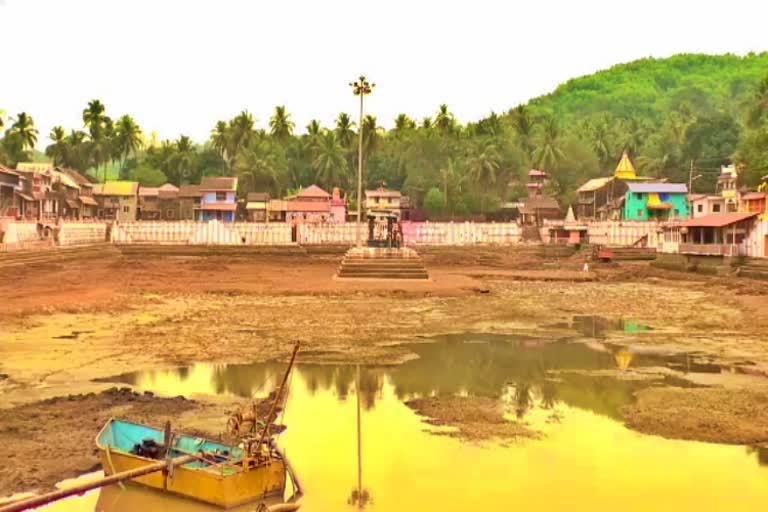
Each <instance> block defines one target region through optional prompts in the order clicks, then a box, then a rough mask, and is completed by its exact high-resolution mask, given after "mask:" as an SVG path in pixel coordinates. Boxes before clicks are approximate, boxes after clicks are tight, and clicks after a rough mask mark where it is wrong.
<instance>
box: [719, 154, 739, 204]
mask: <svg viewBox="0 0 768 512" xmlns="http://www.w3.org/2000/svg"><path fill="white" fill-rule="evenodd" d="M738 181H739V171H738V170H737V169H736V166H735V165H724V166H721V168H720V176H718V178H717V192H718V194H720V196H721V197H722V198H723V200H724V202H725V210H724V211H725V212H728V213H732V212H736V211H738V209H739V208H738V204H739V190H738Z"/></svg>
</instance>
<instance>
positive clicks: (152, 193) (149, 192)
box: [139, 187, 160, 197]
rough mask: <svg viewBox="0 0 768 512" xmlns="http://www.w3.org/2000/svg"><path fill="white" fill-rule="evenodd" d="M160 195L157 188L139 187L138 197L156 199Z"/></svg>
mask: <svg viewBox="0 0 768 512" xmlns="http://www.w3.org/2000/svg"><path fill="white" fill-rule="evenodd" d="M159 194H160V189H159V188H157V187H141V188H140V189H139V197H157V196H158V195H159Z"/></svg>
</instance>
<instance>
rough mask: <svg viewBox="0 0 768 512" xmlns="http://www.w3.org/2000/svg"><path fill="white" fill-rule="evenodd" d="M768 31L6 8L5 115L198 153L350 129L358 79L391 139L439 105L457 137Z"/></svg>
mask: <svg viewBox="0 0 768 512" xmlns="http://www.w3.org/2000/svg"><path fill="white" fill-rule="evenodd" d="M766 16H768V2H765V0H730V1H728V2H723V1H711V0H699V1H683V0H663V1H662V0H636V1H631V2H630V1H625V0H600V1H599V0H579V1H575V0H530V1H525V2H515V1H513V0H507V1H498V2H491V1H486V0H472V1H455V2H451V1H449V0H443V1H423V0H408V1H401V0H379V1H376V2H369V1H362V0H357V1H353V0H349V1H347V0H301V1H299V0H279V1H278V0H274V1H263V0H250V1H228V0H219V1H211V0H209V1H194V0H173V1H172V0H154V1H152V0H130V1H129V0H0V44H1V46H0V48H1V50H0V65H2V73H1V74H0V110H6V111H7V112H8V114H10V115H14V114H15V113H17V112H19V111H27V112H28V113H30V114H31V115H32V116H33V117H34V119H35V121H36V123H37V125H38V128H39V129H40V132H41V135H43V136H45V135H47V134H48V132H49V131H50V129H51V127H52V126H53V125H55V124H62V125H63V126H65V127H66V128H67V129H69V128H79V127H81V126H82V120H81V112H82V110H83V108H84V107H85V105H86V103H87V102H88V100H90V99H93V98H99V99H101V100H102V101H103V102H104V103H105V104H106V106H107V110H108V113H109V114H110V115H111V116H113V117H114V118H116V117H118V116H119V115H121V114H123V113H130V114H131V115H133V116H134V118H135V119H136V120H137V121H138V122H139V123H140V124H141V125H142V127H143V128H144V130H145V132H146V133H147V134H149V133H150V132H152V131H158V132H159V134H160V136H161V137H162V138H166V137H176V136H178V135H179V134H186V135H190V136H192V137H193V138H194V139H196V140H197V141H202V140H204V139H206V138H207V137H208V135H209V133H210V130H211V128H212V127H213V125H214V124H215V122H216V121H217V120H219V119H225V118H230V117H231V116H233V115H235V114H237V113H238V112H239V111H240V110H242V109H248V110H249V111H251V112H252V113H253V114H254V115H255V117H256V119H257V123H258V125H259V126H266V123H267V122H268V119H269V116H270V115H271V112H272V110H273V108H274V106H275V105H279V104H285V105H287V107H288V109H289V111H290V112H291V113H292V114H293V118H294V121H295V122H296V125H297V127H299V129H300V130H302V131H303V130H304V128H303V127H304V126H305V125H306V124H307V123H308V122H309V121H310V120H311V119H313V118H317V119H320V120H321V121H322V122H323V124H330V123H332V121H333V119H334V118H335V117H336V115H337V114H338V113H339V112H341V111H347V112H350V113H352V114H354V115H355V116H356V110H357V104H356V102H355V98H354V97H353V96H352V94H351V92H350V90H349V87H348V85H347V84H348V82H349V81H350V80H353V79H354V78H355V77H356V76H358V75H359V74H360V73H361V72H362V73H365V74H367V75H368V76H369V77H370V79H371V80H372V81H374V82H376V83H377V88H376V91H375V93H374V95H373V96H371V97H370V100H369V101H368V103H367V110H368V112H369V113H371V114H373V115H376V116H377V117H378V119H379V122H380V123H381V124H383V125H384V126H387V127H389V126H391V125H392V119H393V118H394V117H395V116H396V115H397V114H398V113H400V112H406V113H408V114H409V115H411V116H413V117H416V118H421V117H423V116H425V115H432V114H433V113H434V111H435V110H436V109H437V106H438V105H439V104H440V103H447V104H448V106H449V107H450V109H451V110H452V111H453V112H454V113H455V114H456V115H457V116H458V117H459V119H460V120H461V121H463V122H466V121H469V120H476V119H478V118H480V117H482V116H484V115H487V114H488V113H489V112H490V111H491V110H496V111H505V110H507V109H509V108H510V107H513V106H515V105H517V104H519V103H521V102H525V101H526V100H528V99H530V98H532V97H535V96H537V95H540V94H542V93H546V92H549V91H551V90H552V89H554V88H555V87H556V86H557V85H558V84H559V83H561V82H562V81H564V80H567V79H569V78H573V77H576V76H580V75H584V74H588V73H592V72H595V71H598V70H600V69H603V68H606V67H609V66H611V65H613V64H617V63H621V62H627V61H630V60H634V59H637V58H640V57H647V56H659V57H663V56H668V55H671V54H674V53H679V52H705V53H725V52H732V53H739V54H743V53H747V52H749V51H764V50H767V49H768V31H766V29H765V20H766ZM766 71H768V70H766ZM45 143H46V141H45V140H42V137H41V146H42V145H43V144H45Z"/></svg>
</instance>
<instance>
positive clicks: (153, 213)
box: [136, 187, 160, 220]
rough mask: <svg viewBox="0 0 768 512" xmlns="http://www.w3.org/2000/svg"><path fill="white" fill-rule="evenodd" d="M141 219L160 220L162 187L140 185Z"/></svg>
mask: <svg viewBox="0 0 768 512" xmlns="http://www.w3.org/2000/svg"><path fill="white" fill-rule="evenodd" d="M136 216H137V217H138V219H139V220H160V187H139V206H138V210H137V212H136Z"/></svg>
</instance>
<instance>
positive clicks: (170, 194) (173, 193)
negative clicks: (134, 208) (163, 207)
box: [157, 187, 180, 199]
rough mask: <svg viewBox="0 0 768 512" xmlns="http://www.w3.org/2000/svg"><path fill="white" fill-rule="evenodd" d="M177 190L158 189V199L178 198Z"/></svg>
mask: <svg viewBox="0 0 768 512" xmlns="http://www.w3.org/2000/svg"><path fill="white" fill-rule="evenodd" d="M179 194H180V192H179V190H178V189H177V190H163V187H160V190H159V191H158V194H157V195H158V196H159V197H160V199H176V198H177V197H179Z"/></svg>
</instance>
